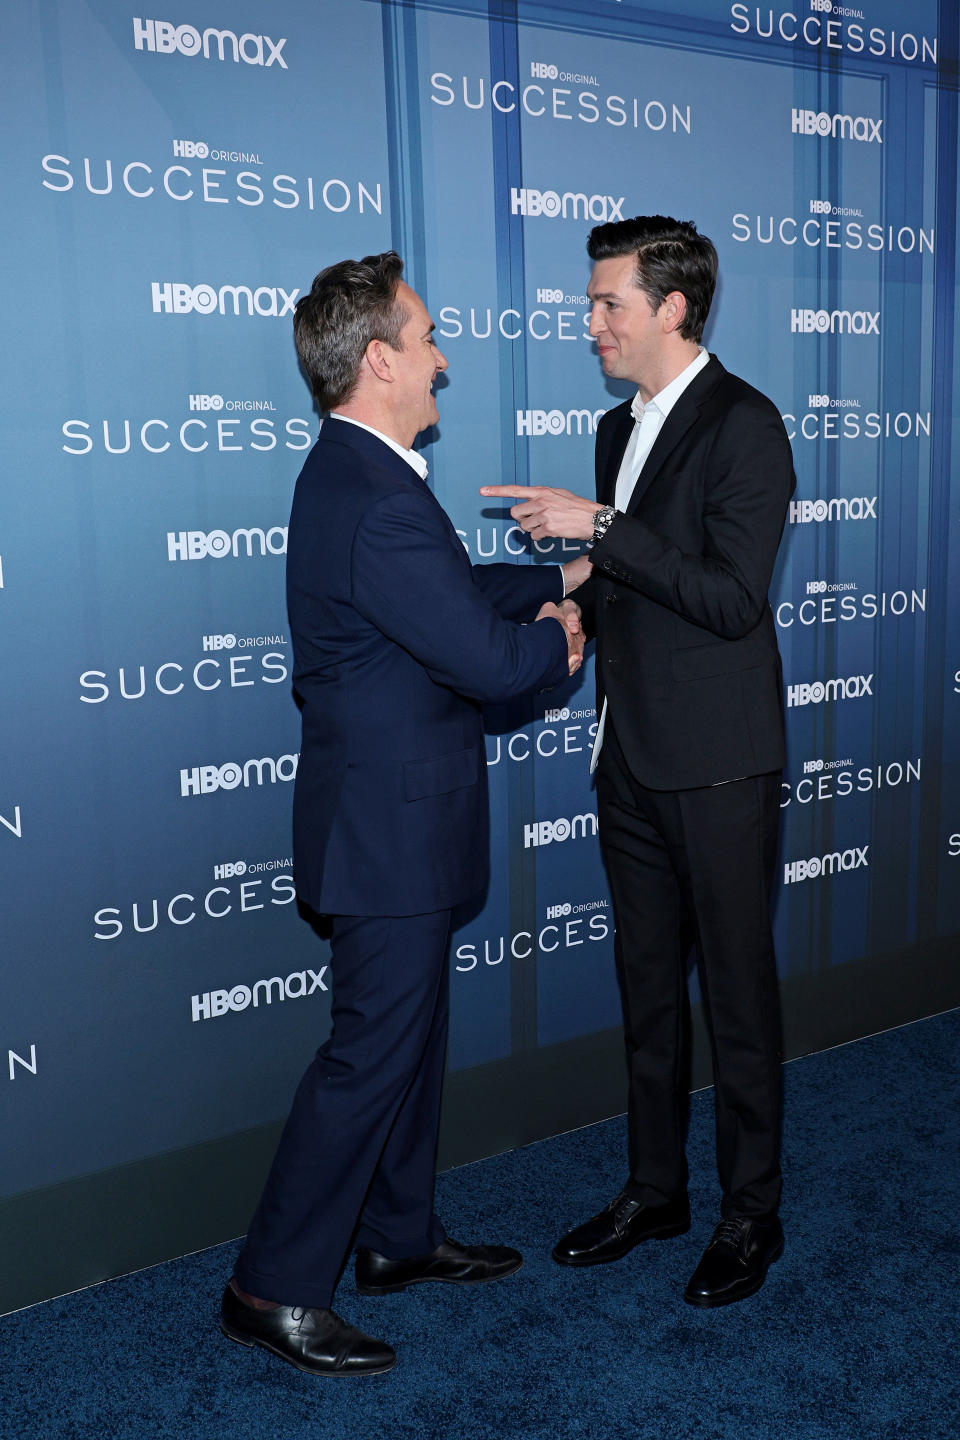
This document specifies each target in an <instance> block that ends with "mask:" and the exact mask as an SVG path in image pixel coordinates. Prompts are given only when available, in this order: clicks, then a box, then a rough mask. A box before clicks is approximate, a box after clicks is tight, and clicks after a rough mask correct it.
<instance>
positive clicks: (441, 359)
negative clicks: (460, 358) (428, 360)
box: [436, 350, 450, 370]
mask: <svg viewBox="0 0 960 1440" xmlns="http://www.w3.org/2000/svg"><path fill="white" fill-rule="evenodd" d="M436 358H437V369H438V370H448V369H449V368H450V361H449V360H448V359H447V357H446V355H444V353H443V351H442V350H438V351H437V357H436Z"/></svg>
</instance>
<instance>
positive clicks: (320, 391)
mask: <svg viewBox="0 0 960 1440" xmlns="http://www.w3.org/2000/svg"><path fill="white" fill-rule="evenodd" d="M402 275H403V261H402V260H401V259H400V256H399V255H398V254H397V252H396V251H395V250H385V251H384V253H383V254H382V255H365V256H364V257H363V259H362V260H340V261H338V263H337V264H336V265H328V266H327V268H326V270H321V271H320V274H319V275H317V276H315V278H314V281H313V284H312V285H311V286H310V292H309V294H307V295H301V297H300V299H299V300H298V301H297V304H296V309H295V312H294V317H293V336H294V340H295V341H296V345H297V354H298V355H299V356H300V363H301V365H302V366H303V368H304V370H305V371H306V373H307V379H308V380H309V381H310V388H311V389H312V390H313V393H314V395H315V396H316V397H317V401H318V403H319V405H320V408H321V409H322V410H332V409H333V408H334V406H336V405H342V404H343V402H344V401H345V400H348V399H349V398H350V396H351V394H352V393H353V390H354V387H355V386H356V383H357V379H358V377H359V374H360V366H361V363H362V361H363V357H364V353H365V352H366V348H367V346H368V345H369V344H370V341H371V340H384V341H385V342H386V343H387V344H388V345H390V346H391V347H392V348H393V349H394V350H402V349H403V345H402V343H401V339H400V332H401V331H402V329H403V327H404V325H405V324H406V322H407V320H408V318H409V315H408V312H407V310H406V309H405V308H404V306H403V305H402V304H400V302H399V301H398V300H397V290H398V287H399V285H400V278H401V276H402Z"/></svg>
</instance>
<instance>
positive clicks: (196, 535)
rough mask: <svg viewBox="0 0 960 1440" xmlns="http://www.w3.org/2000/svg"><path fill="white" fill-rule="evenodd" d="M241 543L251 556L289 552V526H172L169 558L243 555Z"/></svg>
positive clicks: (169, 535)
mask: <svg viewBox="0 0 960 1440" xmlns="http://www.w3.org/2000/svg"><path fill="white" fill-rule="evenodd" d="M241 546H242V547H243V549H244V552H245V554H246V555H248V556H252V555H254V554H256V553H259V554H260V555H286V553H287V527H286V526H285V525H273V526H271V528H270V529H269V530H261V529H260V527H259V525H254V526H252V527H251V528H250V529H246V528H241V529H238V530H234V532H233V534H232V535H231V534H230V532H229V531H228V530H210V531H208V532H205V531H203V530H168V531H167V559H168V560H205V559H207V558H208V557H209V558H210V559H211V560H224V559H226V557H227V556H228V555H232V556H233V557H234V558H235V559H236V558H237V557H238V556H239V555H240V549H241ZM227 648H229V647H227Z"/></svg>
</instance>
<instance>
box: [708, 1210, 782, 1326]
mask: <svg viewBox="0 0 960 1440" xmlns="http://www.w3.org/2000/svg"><path fill="white" fill-rule="evenodd" d="M782 1254H783V1228H782V1226H781V1224H780V1221H779V1220H778V1218H777V1216H776V1215H768V1216H765V1217H763V1218H758V1219H755V1220H751V1219H749V1218H748V1217H747V1216H745V1215H738V1216H736V1217H735V1218H734V1219H732V1220H721V1221H720V1224H719V1225H718V1226H717V1228H716V1230H714V1232H713V1237H712V1239H711V1241H710V1244H709V1245H708V1246H707V1248H706V1250H704V1252H703V1257H702V1259H701V1261H700V1264H699V1265H698V1266H697V1268H696V1270H694V1272H693V1274H692V1275H691V1277H690V1283H689V1284H688V1285H687V1288H686V1290H685V1291H684V1292H683V1298H684V1300H686V1302H687V1304H688V1305H699V1306H702V1307H703V1308H705V1309H706V1308H710V1307H712V1306H714V1305H732V1304H733V1302H734V1301H735V1300H744V1299H746V1297H747V1296H748V1295H753V1294H754V1292H755V1291H757V1290H759V1289H760V1286H761V1285H762V1284H763V1282H764V1280H766V1278H767V1271H768V1269H769V1268H770V1266H771V1265H772V1264H773V1263H774V1261H775V1260H779V1259H780V1256H781V1255H782Z"/></svg>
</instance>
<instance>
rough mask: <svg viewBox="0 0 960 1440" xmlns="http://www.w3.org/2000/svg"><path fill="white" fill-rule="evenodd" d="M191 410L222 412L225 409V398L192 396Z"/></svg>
mask: <svg viewBox="0 0 960 1440" xmlns="http://www.w3.org/2000/svg"><path fill="white" fill-rule="evenodd" d="M190 409H191V410H222V409H223V396H222V395H191V396H190Z"/></svg>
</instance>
